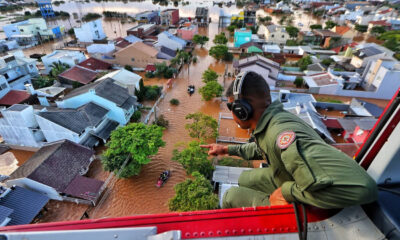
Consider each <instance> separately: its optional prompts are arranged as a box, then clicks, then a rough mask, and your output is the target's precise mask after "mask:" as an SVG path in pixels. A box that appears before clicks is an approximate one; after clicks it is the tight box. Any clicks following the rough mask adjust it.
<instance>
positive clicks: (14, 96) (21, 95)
mask: <svg viewBox="0 0 400 240" xmlns="http://www.w3.org/2000/svg"><path fill="white" fill-rule="evenodd" d="M30 96H31V95H30V94H29V93H28V92H27V91H23V90H11V91H9V92H8V93H7V94H6V95H5V96H4V97H2V98H1V99H0V105H4V106H11V105H14V104H18V103H23V102H25V101H26V100H28V99H29V98H30Z"/></svg>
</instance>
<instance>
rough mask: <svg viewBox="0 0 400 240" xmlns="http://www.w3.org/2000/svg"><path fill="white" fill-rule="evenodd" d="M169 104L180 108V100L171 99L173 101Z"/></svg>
mask: <svg viewBox="0 0 400 240" xmlns="http://www.w3.org/2000/svg"><path fill="white" fill-rule="evenodd" d="M169 103H170V104H171V105H175V106H178V105H179V100H178V99H176V98H173V99H171V100H170V101H169Z"/></svg>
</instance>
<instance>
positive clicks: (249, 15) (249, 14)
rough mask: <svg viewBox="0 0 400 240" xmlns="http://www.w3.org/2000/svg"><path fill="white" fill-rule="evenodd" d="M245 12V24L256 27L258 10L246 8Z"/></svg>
mask: <svg viewBox="0 0 400 240" xmlns="http://www.w3.org/2000/svg"><path fill="white" fill-rule="evenodd" d="M243 12H244V14H243V16H244V19H243V21H244V24H246V25H247V26H254V25H255V24H256V10H255V9H252V8H245V9H244V11H243Z"/></svg>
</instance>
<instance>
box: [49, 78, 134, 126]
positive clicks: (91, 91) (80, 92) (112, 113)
mask: <svg viewBox="0 0 400 240" xmlns="http://www.w3.org/2000/svg"><path fill="white" fill-rule="evenodd" d="M89 102H93V103H95V104H97V105H99V106H101V107H103V108H105V109H107V110H108V113H107V117H108V118H109V119H111V120H114V121H116V122H118V123H119V124H120V125H126V124H127V123H128V122H129V120H130V118H131V116H132V114H133V112H134V111H135V110H136V109H137V102H136V97H133V96H131V95H130V94H129V91H128V89H127V88H124V87H121V86H120V85H118V84H116V83H115V80H113V79H111V78H107V79H104V80H102V81H98V82H94V83H91V84H87V85H85V86H83V87H80V88H76V89H74V90H72V91H71V92H70V93H68V94H67V95H66V96H65V97H64V99H63V100H61V101H56V103H57V106H58V107H59V108H78V107H81V106H83V105H85V104H87V103H89Z"/></svg>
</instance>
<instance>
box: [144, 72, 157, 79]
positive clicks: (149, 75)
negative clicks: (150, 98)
mask: <svg viewBox="0 0 400 240" xmlns="http://www.w3.org/2000/svg"><path fill="white" fill-rule="evenodd" d="M144 76H145V77H147V78H153V77H154V76H155V75H154V73H153V72H147V73H145V74H144Z"/></svg>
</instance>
